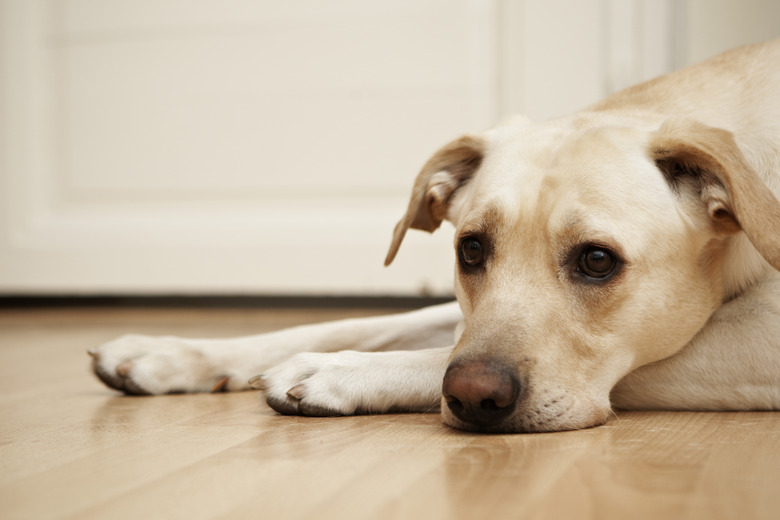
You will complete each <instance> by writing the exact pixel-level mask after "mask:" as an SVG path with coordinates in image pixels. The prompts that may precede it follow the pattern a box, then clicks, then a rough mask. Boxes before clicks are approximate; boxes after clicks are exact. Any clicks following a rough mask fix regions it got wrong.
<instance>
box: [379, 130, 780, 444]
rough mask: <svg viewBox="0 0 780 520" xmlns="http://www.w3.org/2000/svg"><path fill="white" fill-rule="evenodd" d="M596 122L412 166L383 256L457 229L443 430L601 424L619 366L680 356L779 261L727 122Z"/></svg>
mask: <svg viewBox="0 0 780 520" xmlns="http://www.w3.org/2000/svg"><path fill="white" fill-rule="evenodd" d="M604 117H605V116H600V115H594V116H592V119H591V120H589V119H588V118H587V116H579V117H578V118H575V119H572V120H569V121H568V122H566V123H561V122H558V123H554V124H548V125H546V126H532V125H529V124H525V123H522V124H517V123H514V124H510V125H508V126H506V127H503V128H499V129H496V130H492V131H489V132H487V133H485V134H483V135H475V136H466V137H462V138H460V139H458V140H456V141H453V142H452V143H450V144H448V145H447V146H445V147H444V148H442V149H441V150H439V151H438V152H437V153H436V154H435V155H434V156H433V157H432V158H431V159H430V160H429V161H428V163H427V164H426V165H425V166H424V168H423V169H422V171H421V173H420V174H419V176H418V178H417V181H416V182H415V186H414V189H413V193H412V198H411V201H410V203H409V208H408V211H407V213H406V215H405V216H404V217H403V219H402V220H401V221H400V222H399V224H398V226H397V227H396V230H395V235H394V239H393V243H392V245H391V247H390V252H389V254H388V258H387V263H388V264H389V263H390V262H391V261H392V259H393V257H394V256H395V254H396V252H397V251H398V247H399V245H400V243H401V241H402V239H403V236H404V234H405V233H406V231H407V230H408V229H409V228H416V229H422V230H425V231H434V230H435V229H436V228H437V227H438V226H439V225H440V223H441V222H442V220H444V219H447V220H449V221H451V222H452V223H453V225H454V226H455V229H456V232H455V240H454V248H455V257H456V276H455V287H456V294H457V297H458V301H459V302H460V305H461V308H462V310H463V313H464V319H465V322H464V325H465V327H464V329H463V332H462V334H461V336H460V338H459V340H458V342H457V345H456V348H455V350H454V353H453V355H452V358H451V360H450V364H449V367H448V369H447V372H446V375H445V378H444V383H443V401H442V410H443V414H444V419H445V422H446V423H448V424H450V425H452V426H455V427H458V428H463V429H469V430H478V431H496V432H518V431H552V430H565V429H574V428H583V427H589V426H595V425H598V424H601V423H603V422H604V421H605V420H606V419H607V416H608V414H609V413H610V402H609V394H610V390H611V389H612V388H613V386H614V385H615V384H616V383H617V382H618V381H619V380H620V379H621V378H622V377H623V376H625V375H626V374H628V373H629V372H630V371H631V370H633V369H635V368H637V367H639V366H642V365H645V364H647V363H652V362H654V361H658V360H661V359H663V358H666V357H668V356H671V355H673V354H674V353H676V352H678V351H679V350H680V349H682V348H683V346H685V344H686V343H688V342H689V341H690V340H691V339H692V338H693V336H694V335H695V334H696V333H697V331H699V330H700V329H701V328H702V326H703V325H704V324H705V322H706V321H707V320H708V318H709V317H710V316H711V315H712V313H713V312H714V311H715V310H716V309H717V308H718V307H719V306H720V305H721V303H722V302H723V300H724V299H725V298H728V297H730V296H732V295H734V294H736V293H738V292H739V291H740V290H741V289H742V288H743V287H742V286H743V285H744V284H747V283H749V282H750V277H751V276H757V275H758V273H759V272H760V271H761V270H762V269H768V268H770V267H769V264H771V265H772V266H774V267H775V268H780V204H779V203H778V201H777V199H776V198H775V197H774V195H773V194H772V193H771V191H770V190H769V189H768V188H767V187H766V186H765V185H764V184H763V183H762V181H761V180H760V178H759V176H758V175H757V174H756V173H755V172H754V171H753V170H752V169H751V167H750V166H749V165H748V162H747V161H746V159H745V157H744V156H743V154H742V153H741V151H740V149H739V148H738V146H737V144H736V142H735V140H734V138H733V136H732V135H731V134H730V133H729V132H726V131H723V130H719V129H715V128H711V127H706V126H704V125H701V124H699V123H696V122H693V121H682V120H681V121H675V120H670V121H667V122H666V123H664V124H663V125H662V126H661V127H660V128H657V127H656V128H655V129H645V130H640V129H637V126H636V125H624V124H621V123H620V122H615V121H610V122H605V121H604ZM747 240H749V242H750V244H747V243H746V244H745V246H746V247H742V246H741V245H740V247H739V250H740V254H741V255H742V256H741V257H739V258H736V257H734V254H733V251H734V250H735V248H736V246H735V244H741V242H742V241H747ZM751 244H752V245H751Z"/></svg>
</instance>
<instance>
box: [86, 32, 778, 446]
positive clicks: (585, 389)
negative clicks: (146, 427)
mask: <svg viewBox="0 0 780 520" xmlns="http://www.w3.org/2000/svg"><path fill="white" fill-rule="evenodd" d="M778 195H780V42H775V43H769V44H765V45H758V46H751V47H745V48H742V49H737V50H735V51H732V52H730V53H727V54H724V55H722V56H719V57H716V58H714V59H712V60H710V61H708V62H706V63H704V64H701V65H697V66H694V67H691V68H688V69H685V70H682V71H679V72H676V73H673V74H670V75H667V76H664V77H661V78H658V79H656V80H654V81H651V82H648V83H645V84H642V85H639V86H637V87H634V88H631V89H628V90H626V91H623V92H620V93H617V94H615V95H613V96H611V97H609V98H607V100H605V101H603V102H602V103H599V104H597V105H595V106H593V107H591V108H590V109H588V110H586V111H583V112H581V113H578V114H575V115H573V116H571V117H567V118H562V119H557V120H553V121H550V122H547V123H544V124H541V125H533V124H531V123H529V122H526V121H521V120H514V121H512V122H510V123H508V124H506V125H504V126H501V127H498V128H496V129H493V130H490V131H487V132H484V133H483V134H479V135H472V136H465V137H462V138H460V139H458V140H456V141H453V142H452V143H450V144H449V145H447V146H445V147H444V148H442V149H441V150H439V151H438V152H437V153H436V154H435V155H434V156H433V157H432V158H431V159H430V161H429V162H428V163H427V164H426V165H425V166H424V168H423V170H422V171H421V173H420V174H419V176H418V178H417V181H416V183H415V187H414V190H413V193H412V199H411V201H410V204H409V209H408V211H407V213H406V215H405V216H404V218H403V219H402V220H401V222H400V223H399V224H398V226H397V228H396V232H395V235H394V238H393V243H392V245H391V248H390V253H389V255H388V260H387V262H388V263H389V262H391V261H392V259H393V257H394V256H395V254H396V252H397V251H398V248H399V245H400V243H401V241H402V239H403V236H404V234H405V232H406V230H407V229H408V228H410V227H411V228H417V229H422V230H426V231H433V230H435V229H436V228H437V227H438V226H439V224H440V223H441V221H442V220H444V219H447V220H449V221H451V222H452V223H453V225H454V226H455V229H456V240H455V248H456V255H457V268H456V280H455V286H456V295H457V298H458V304H455V303H453V304H447V305H442V306H438V307H432V308H428V309H423V310H421V311H415V312H411V313H406V314H399V315H393V316H387V317H379V318H367V319H362V320H346V321H340V322H333V323H326V324H321V325H312V326H305V327H298V328H295V329H289V330H283V331H280V332H276V333H271V334H266V335H260V336H254V337H247V338H238V339H232V340H224V341H215V340H185V339H179V338H149V337H143V336H127V337H124V338H120V339H119V340H116V341H114V342H111V343H109V344H106V345H103V346H102V347H99V348H98V349H94V350H93V351H92V352H91V353H92V355H93V357H94V368H95V372H96V373H97V374H98V376H99V377H100V378H101V379H102V380H103V381H104V382H105V383H106V384H108V385H109V386H111V387H113V388H117V389H120V390H123V391H125V392H127V393H150V394H160V393H167V392H172V391H185V392H203V391H213V390H215V389H229V390H242V389H247V388H249V387H250V384H249V383H248V382H249V381H250V379H251V381H252V386H254V387H262V388H264V390H265V393H266V399H267V401H268V403H269V404H270V405H271V407H273V408H274V409H276V410H278V411H280V412H282V413H286V414H303V415H345V414H353V413H366V412H386V411H390V410H397V411H430V410H434V409H436V408H438V406H439V403H440V402H441V409H442V413H443V416H444V420H445V422H446V423H447V424H449V425H452V426H455V427H458V428H463V429H469V430H478V431H498V432H519V431H552V430H563V429H573V428H582V427H589V426H594V425H598V424H601V423H603V422H604V421H605V420H606V419H607V416H608V414H609V413H610V410H611V406H616V407H620V408H632V409H641V408H666V409H690V410H746V409H762V410H769V409H780V273H779V272H778V269H780V203H778ZM453 331H455V337H454V338H453ZM453 345H455V346H453ZM335 351H338V352H335ZM258 374H263V375H262V377H254V378H253V376H256V375H258ZM442 395H443V396H442Z"/></svg>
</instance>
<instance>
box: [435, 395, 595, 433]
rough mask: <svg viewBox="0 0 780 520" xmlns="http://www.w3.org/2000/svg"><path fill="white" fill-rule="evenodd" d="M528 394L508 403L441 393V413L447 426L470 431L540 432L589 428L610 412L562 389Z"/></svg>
mask: <svg viewBox="0 0 780 520" xmlns="http://www.w3.org/2000/svg"><path fill="white" fill-rule="evenodd" d="M530 394H531V392H527V393H526V394H525V395H521V396H519V398H518V399H517V400H515V401H514V402H513V403H511V404H508V403H506V402H505V401H500V400H493V399H484V400H482V401H481V402H478V403H468V404H464V403H463V402H462V401H460V400H457V399H453V397H452V396H451V395H449V396H448V395H444V396H443V397H442V404H441V410H442V417H443V420H444V423H445V424H447V425H448V426H451V427H453V428H456V429H459V430H466V431H471V432H479V433H542V432H556V431H565V430H579V429H583V428H592V427H594V426H599V425H601V424H604V423H605V422H606V421H607V418H608V417H609V414H610V408H609V406H608V405H607V406H600V405H596V404H595V403H593V402H592V401H591V400H590V399H579V398H573V397H571V396H570V394H568V393H565V392H557V393H556V392H548V393H547V394H548V395H547V397H546V398H541V399H540V398H534V397H532V396H531V395H530ZM502 405H503V406H502Z"/></svg>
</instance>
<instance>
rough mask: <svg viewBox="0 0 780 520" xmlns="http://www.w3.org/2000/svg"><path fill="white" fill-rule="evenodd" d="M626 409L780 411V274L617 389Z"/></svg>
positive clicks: (725, 308) (615, 397) (617, 399)
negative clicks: (683, 345) (680, 349)
mask: <svg viewBox="0 0 780 520" xmlns="http://www.w3.org/2000/svg"><path fill="white" fill-rule="evenodd" d="M611 398H612V404H613V405H614V406H616V407H618V408H624V409H674V410H780V274H778V273H773V274H772V275H771V276H770V277H769V278H768V279H766V280H764V281H762V282H760V283H758V284H756V285H755V286H754V287H752V288H750V289H749V290H748V291H747V292H746V293H745V294H743V295H741V296H739V297H738V298H735V299H734V300H731V301H730V302H728V303H725V304H724V305H723V306H722V307H721V308H720V309H718V311H716V312H715V314H713V316H712V317H711V318H710V320H709V322H708V323H707V325H705V326H704V328H703V329H702V330H701V331H700V332H699V333H698V334H697V335H696V337H695V338H694V339H693V340H692V341H691V342H690V343H689V344H688V345H687V346H686V347H685V348H683V350H682V351H680V352H679V353H677V354H676V355H674V356H672V357H671V358H668V359H665V360H663V361H660V362H658V363H654V364H651V365H647V366H644V367H641V368H639V369H637V370H635V371H634V372H632V373H630V374H629V375H627V376H626V377H625V378H623V379H622V380H621V381H620V382H619V383H618V384H617V386H615V388H614V389H613V390H612V395H611Z"/></svg>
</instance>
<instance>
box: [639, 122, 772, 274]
mask: <svg viewBox="0 0 780 520" xmlns="http://www.w3.org/2000/svg"><path fill="white" fill-rule="evenodd" d="M650 153H651V156H652V158H653V160H655V163H656V165H657V166H658V167H659V169H660V170H661V171H662V172H663V174H664V175H665V176H666V178H667V181H668V182H669V183H670V185H672V186H673V187H678V186H679V184H680V183H681V181H682V180H683V179H685V178H690V177H692V178H693V179H695V182H696V183H697V188H698V192H699V194H700V196H701V199H702V201H703V202H704V204H705V205H706V207H707V212H708V214H709V216H710V219H711V222H712V224H713V227H714V229H715V230H716V232H718V233H722V234H732V233H736V232H738V231H740V230H742V231H744V232H745V234H746V235H747V237H748V239H749V240H750V241H751V243H752V244H753V246H754V247H755V248H756V250H758V252H759V253H760V254H761V256H763V257H764V259H765V260H766V261H767V262H769V263H770V264H771V265H772V266H773V267H774V268H775V269H778V270H780V202H778V200H777V198H776V197H775V195H774V194H773V193H772V191H771V190H770V189H769V188H768V187H767V186H766V184H765V183H764V181H763V180H762V179H761V177H760V176H759V175H758V174H757V173H756V172H755V170H753V168H752V167H751V166H750V165H749V164H748V162H747V161H746V160H745V157H744V155H743V154H742V152H741V150H740V149H739V147H738V146H737V143H736V141H735V140H734V136H733V134H732V133H731V132H728V131H726V130H722V129H720V128H714V127H710V126H706V125H704V124H702V123H699V122H697V121H692V120H685V119H671V120H668V121H666V122H665V123H664V124H663V125H662V126H661V128H660V129H659V130H658V131H657V132H656V134H655V135H654V136H653V138H652V140H651V145H650Z"/></svg>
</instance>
